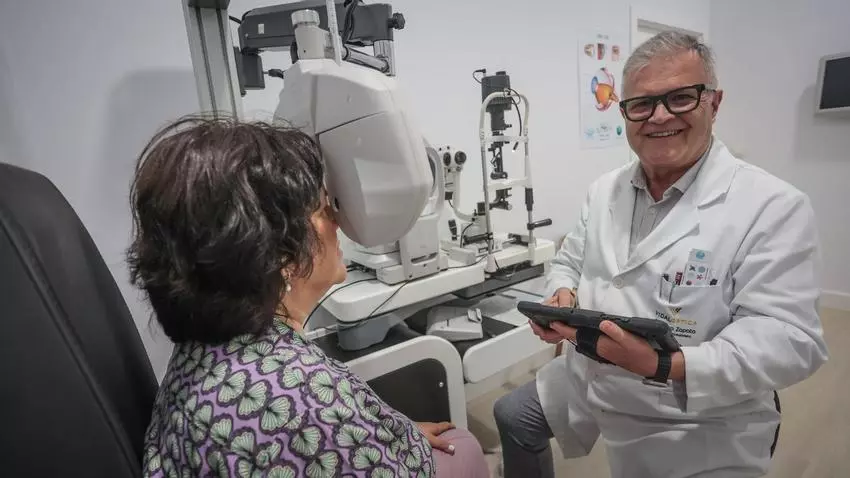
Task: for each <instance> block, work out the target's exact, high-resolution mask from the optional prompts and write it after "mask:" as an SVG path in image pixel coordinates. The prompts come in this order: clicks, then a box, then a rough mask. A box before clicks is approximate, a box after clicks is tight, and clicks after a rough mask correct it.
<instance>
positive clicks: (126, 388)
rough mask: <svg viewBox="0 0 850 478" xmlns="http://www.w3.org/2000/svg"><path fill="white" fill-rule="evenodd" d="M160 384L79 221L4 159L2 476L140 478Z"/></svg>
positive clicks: (53, 193) (0, 174)
mask: <svg viewBox="0 0 850 478" xmlns="http://www.w3.org/2000/svg"><path fill="white" fill-rule="evenodd" d="M156 389H157V382H156V377H155V375H154V373H153V370H152V368H151V364H150V362H149V360H148V357H147V354H146V353H145V349H144V346H143V344H142V341H141V339H140V337H139V334H138V331H137V329H136V326H135V323H134V321H133V319H132V316H131V315H130V311H129V309H128V308H127V304H126V303H125V302H124V299H123V297H122V295H121V292H120V291H119V289H118V286H117V285H116V283H115V280H114V279H113V277H112V274H111V273H110V271H109V269H108V268H107V266H106V263H105V262H104V260H103V258H102V257H101V255H100V253H99V252H98V250H97V248H96V247H95V244H94V242H93V241H92V239H91V237H90V236H89V234H88V232H87V231H86V229H85V227H84V226H83V225H82V223H81V222H80V219H79V217H78V216H77V214H76V213H75V212H74V210H73V209H72V208H71V206H70V204H69V203H68V202H67V201H66V200H65V198H64V196H63V195H62V194H61V193H60V192H59V191H58V190H57V189H56V187H54V185H53V184H52V183H51V182H50V181H49V180H48V179H47V178H45V177H44V176H42V175H40V174H37V173H35V172H32V171H29V170H25V169H22V168H18V167H15V166H11V165H7V164H2V163H0V469H2V470H3V471H2V473H0V474H2V475H3V476H87V477H88V476H90V477H110V478H121V477H133V476H140V475H141V467H142V443H143V440H144V435H145V429H146V427H147V425H148V423H149V421H150V414H151V408H152V406H153V401H154V398H155V395H156Z"/></svg>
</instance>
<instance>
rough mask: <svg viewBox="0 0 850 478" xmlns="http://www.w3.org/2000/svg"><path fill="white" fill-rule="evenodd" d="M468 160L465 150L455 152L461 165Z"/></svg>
mask: <svg viewBox="0 0 850 478" xmlns="http://www.w3.org/2000/svg"><path fill="white" fill-rule="evenodd" d="M465 162H466V153H464V152H463V151H458V152H457V153H455V163H456V164H457V165H458V166H459V165H461V164H463V163H465Z"/></svg>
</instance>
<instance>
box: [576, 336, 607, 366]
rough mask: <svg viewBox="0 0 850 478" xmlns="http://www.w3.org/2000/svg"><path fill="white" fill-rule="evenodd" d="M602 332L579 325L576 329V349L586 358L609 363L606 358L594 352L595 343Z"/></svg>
mask: <svg viewBox="0 0 850 478" xmlns="http://www.w3.org/2000/svg"><path fill="white" fill-rule="evenodd" d="M601 335H602V332H600V331H598V330H596V329H591V328H587V327H579V328H577V329H576V351H577V352H578V353H580V354H582V355H584V356H586V357H588V358H591V359H593V360H596V361H597V362H599V363H604V364H610V363H611V362H609V361H608V360H605V359H604V358H602V357H600V356H599V355H597V354H596V343H597V342H599V337H600V336H601Z"/></svg>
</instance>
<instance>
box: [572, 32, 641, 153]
mask: <svg viewBox="0 0 850 478" xmlns="http://www.w3.org/2000/svg"><path fill="white" fill-rule="evenodd" d="M628 37H629V32H628V30H627V29H623V31H618V30H617V29H611V30H609V31H606V32H597V33H591V34H587V35H584V36H582V37H580V38H579V45H578V48H579V52H578V74H579V78H578V80H579V105H580V113H579V114H580V115H581V116H580V118H579V125H580V128H581V147H582V149H587V148H611V147H618V146H624V145H625V144H626V125H625V120H623V117H622V116H621V115H620V107H619V105H618V103H619V101H620V92H621V88H622V86H621V83H622V78H623V64H624V63H625V61H626V58H627V57H628V54H629V46H628Z"/></svg>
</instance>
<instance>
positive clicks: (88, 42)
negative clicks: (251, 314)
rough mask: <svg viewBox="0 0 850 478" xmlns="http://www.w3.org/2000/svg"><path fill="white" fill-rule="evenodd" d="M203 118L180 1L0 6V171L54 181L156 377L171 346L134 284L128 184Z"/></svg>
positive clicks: (39, 1) (38, 0) (40, 0)
mask: <svg viewBox="0 0 850 478" xmlns="http://www.w3.org/2000/svg"><path fill="white" fill-rule="evenodd" d="M98 16H100V17H101V18H98ZM103 17H106V18H107V19H109V20H105V19H103ZM114 19H117V21H114ZM197 108H198V100H197V92H196V88H195V83H194V76H193V74H192V66H191V59H190V57H189V47H188V41H187V36H186V32H185V24H184V21H183V11H182V9H181V6H180V2H179V1H176V0H158V1H150V2H138V1H130V0H85V1H80V2H57V1H51V0H27V1H4V2H2V5H0V161H4V162H8V163H13V164H17V165H20V166H23V167H28V168H31V169H34V170H36V171H39V172H41V173H43V174H45V175H47V176H48V177H49V178H50V179H51V180H52V181H53V182H54V183H55V184H56V185H57V187H58V188H59V189H60V190H61V191H62V192H63V193H64V195H65V196H66V197H67V198H68V200H69V201H70V203H71V205H72V206H73V207H74V209H75V210H76V211H77V213H78V214H79V215H80V216H81V218H82V221H83V223H84V224H85V225H86V227H87V228H88V230H89V232H90V233H91V235H92V236H93V238H94V240H95V242H96V244H97V246H98V248H99V249H100V251H101V254H102V255H103V256H104V258H105V260H106V262H107V263H108V265H109V267H110V270H111V271H112V273H113V275H114V276H115V278H116V281H117V282H118V285H119V286H120V287H121V290H122V292H123V293H124V296H125V297H126V299H127V302H128V304H129V306H130V309H131V311H132V312H133V315H134V317H135V319H136V323H137V325H138V327H139V329H140V330H141V331H142V336H143V339H144V341H145V346H146V347H147V349H148V352H149V354H150V356H151V359H152V362H153V365H154V368H155V370H156V371H157V373H161V371H162V369H163V367H164V365H165V363H166V362H167V360H168V356H169V353H170V350H171V346H170V344H169V342H168V340H167V339H166V338H165V337H164V335H162V334H161V333H160V332H157V331H156V330H155V329H151V328H149V326H148V322H149V311H148V310H147V307H146V306H145V305H143V303H142V302H141V301H140V300H139V299H138V297H137V294H136V291H135V290H134V288H132V287H131V286H130V285H129V281H128V277H127V272H126V267H125V263H124V250H125V248H126V247H127V245H128V238H129V234H130V227H131V221H130V214H129V208H128V192H129V181H130V178H131V172H132V169H133V167H134V164H135V159H136V156H137V155H138V154H139V152H140V151H141V148H142V146H143V145H144V143H145V141H146V140H147V139H148V138H150V137H151V136H152V134H153V132H154V130H155V129H156V128H157V127H159V126H160V125H162V124H163V123H164V122H165V121H167V120H168V119H170V118H174V117H176V116H179V115H181V114H183V113H189V112H192V111H194V110H196V109H197Z"/></svg>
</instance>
